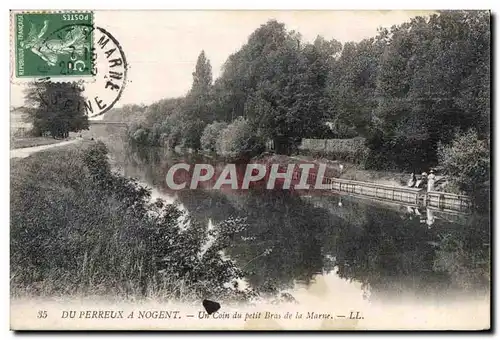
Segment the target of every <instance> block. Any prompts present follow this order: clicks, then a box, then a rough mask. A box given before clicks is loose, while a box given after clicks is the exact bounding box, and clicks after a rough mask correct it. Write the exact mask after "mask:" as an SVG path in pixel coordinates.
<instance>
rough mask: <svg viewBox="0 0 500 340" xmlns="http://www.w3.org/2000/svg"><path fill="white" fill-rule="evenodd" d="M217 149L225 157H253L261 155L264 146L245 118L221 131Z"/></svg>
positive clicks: (237, 120)
mask: <svg viewBox="0 0 500 340" xmlns="http://www.w3.org/2000/svg"><path fill="white" fill-rule="evenodd" d="M215 149H216V151H217V154H219V155H221V156H223V157H228V158H238V157H251V156H254V155H257V154H259V153H261V152H262V151H263V149H264V145H263V144H262V142H261V141H260V140H259V138H258V137H256V136H255V133H254V131H253V129H252V126H251V125H250V123H249V122H248V121H247V120H246V119H245V118H243V117H238V118H237V119H235V120H234V121H233V122H232V123H231V124H229V125H228V126H227V128H225V129H224V130H222V131H221V133H220V137H219V138H218V139H217V141H216V143H215Z"/></svg>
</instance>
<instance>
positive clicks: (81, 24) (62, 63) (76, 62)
mask: <svg viewBox="0 0 500 340" xmlns="http://www.w3.org/2000/svg"><path fill="white" fill-rule="evenodd" d="M93 22H94V14H93V12H90V11H75V12H56V13H53V12H35V13H31V12H23V13H15V14H14V25H15V39H14V40H15V57H14V59H15V70H14V73H15V76H16V77H17V78H34V77H64V78H68V77H69V78H71V77H92V69H93V68H94V65H93V60H92V53H91V51H92V49H93V47H94V46H93V34H92V30H91V29H90V28H91V27H92V25H93Z"/></svg>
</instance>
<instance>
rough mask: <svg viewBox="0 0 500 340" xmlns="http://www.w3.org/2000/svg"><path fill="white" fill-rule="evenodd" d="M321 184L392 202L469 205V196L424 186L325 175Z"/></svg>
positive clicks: (311, 179) (312, 179)
mask: <svg viewBox="0 0 500 340" xmlns="http://www.w3.org/2000/svg"><path fill="white" fill-rule="evenodd" d="M315 182H316V174H310V175H309V178H308V182H307V183H308V184H313V185H314V184H315ZM323 184H328V185H329V186H330V189H331V190H334V191H337V192H339V193H348V194H351V195H359V196H363V197H370V198H374V199H381V200H387V201H392V202H400V203H408V204H414V205H424V206H429V207H433V208H438V209H447V210H454V211H466V210H469V209H470V207H471V200H470V197H468V196H464V195H455V194H450V193H446V192H438V191H430V192H428V191H427V190H426V188H407V187H403V186H401V187H399V186H390V185H384V184H375V183H369V182H360V181H354V180H348V179H341V178H333V177H325V178H324V179H323Z"/></svg>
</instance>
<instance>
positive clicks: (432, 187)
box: [427, 170, 436, 191]
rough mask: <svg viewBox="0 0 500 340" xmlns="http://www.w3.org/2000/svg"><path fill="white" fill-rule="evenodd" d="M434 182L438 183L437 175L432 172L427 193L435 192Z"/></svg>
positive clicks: (428, 178)
mask: <svg viewBox="0 0 500 340" xmlns="http://www.w3.org/2000/svg"><path fill="white" fill-rule="evenodd" d="M434 182H436V175H434V170H431V171H430V173H429V176H427V191H433V190H434Z"/></svg>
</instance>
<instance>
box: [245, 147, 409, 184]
mask: <svg viewBox="0 0 500 340" xmlns="http://www.w3.org/2000/svg"><path fill="white" fill-rule="evenodd" d="M252 161H259V162H261V161H265V162H267V163H278V164H280V165H284V166H286V165H288V164H292V163H301V162H304V163H314V164H318V165H319V164H325V165H326V171H325V177H337V178H342V179H348V180H355V181H360V182H369V183H374V184H382V185H389V186H405V185H406V182H407V181H408V178H409V177H410V174H408V173H402V172H392V171H376V170H366V169H361V168H360V166H359V165H357V164H352V163H346V162H340V161H332V160H329V159H326V158H317V157H312V156H303V155H294V156H286V155H278V154H273V153H264V154H262V155H259V156H257V157H254V158H252Z"/></svg>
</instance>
